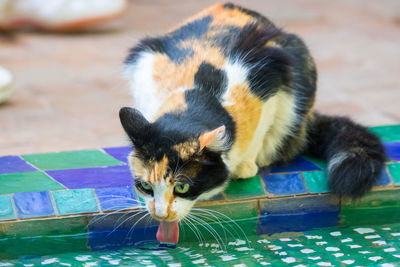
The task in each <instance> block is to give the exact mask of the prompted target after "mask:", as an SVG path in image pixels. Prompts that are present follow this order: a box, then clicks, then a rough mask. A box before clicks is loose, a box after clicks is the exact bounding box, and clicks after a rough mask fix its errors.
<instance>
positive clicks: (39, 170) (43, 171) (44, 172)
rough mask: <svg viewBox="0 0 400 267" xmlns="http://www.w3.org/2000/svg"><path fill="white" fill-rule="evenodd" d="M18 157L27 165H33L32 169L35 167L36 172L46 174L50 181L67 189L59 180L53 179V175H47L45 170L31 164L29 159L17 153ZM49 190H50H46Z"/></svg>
mask: <svg viewBox="0 0 400 267" xmlns="http://www.w3.org/2000/svg"><path fill="white" fill-rule="evenodd" d="M18 157H19V158H20V159H22V160H23V161H24V162H25V163H27V164H28V165H29V166H31V167H33V168H34V169H36V170H37V171H38V172H41V173H43V174H44V175H46V176H47V177H49V178H50V179H51V180H52V181H54V182H56V183H57V184H59V185H61V186H62V187H64V189H68V188H67V187H66V186H65V185H63V184H62V183H60V182H59V181H57V180H56V179H54V178H53V177H51V176H50V175H48V174H47V173H46V171H45V170H42V169H39V168H38V167H36V166H35V165H33V164H32V163H30V162H29V161H26V160H25V159H24V158H23V157H22V156H21V155H18ZM47 192H50V191H47Z"/></svg>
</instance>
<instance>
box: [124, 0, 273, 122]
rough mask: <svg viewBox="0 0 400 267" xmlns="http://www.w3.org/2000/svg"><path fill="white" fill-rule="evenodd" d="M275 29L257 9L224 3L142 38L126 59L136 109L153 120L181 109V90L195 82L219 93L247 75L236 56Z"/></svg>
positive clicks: (261, 43)
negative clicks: (158, 34) (162, 33)
mask: <svg viewBox="0 0 400 267" xmlns="http://www.w3.org/2000/svg"><path fill="white" fill-rule="evenodd" d="M279 33H280V32H279V30H278V29H276V28H275V26H274V25H273V24H272V23H271V22H269V21H268V20H267V19H266V18H265V17H263V16H261V15H259V14H258V13H255V12H253V11H249V10H247V9H243V8H241V7H239V6H236V5H233V4H230V3H226V4H216V5H213V6H211V7H209V8H207V9H205V10H203V11H201V12H199V13H198V14H196V15H195V16H193V17H191V18H189V19H188V20H186V21H184V22H183V23H182V24H181V25H179V26H178V27H176V28H174V29H172V30H171V31H169V32H168V33H166V34H165V35H163V36H159V37H153V38H146V39H144V40H142V41H141V42H140V43H139V44H138V45H137V46H135V47H134V48H132V49H131V51H130V54H129V56H128V58H127V59H126V65H127V71H126V72H127V75H128V78H129V79H130V80H131V90H132V94H133V96H134V99H135V102H136V106H137V108H138V109H139V110H140V111H141V112H142V113H143V114H144V116H145V117H146V118H148V119H149V120H153V119H154V118H155V117H157V116H159V115H160V114H163V113H165V112H168V111H169V110H171V109H179V108H180V107H182V108H184V105H185V99H184V93H183V92H184V91H185V90H190V89H193V88H195V87H196V88H201V89H203V90H208V91H210V92H211V93H213V94H215V95H216V96H218V97H220V98H222V96H223V94H224V93H226V91H227V90H228V88H229V87H232V86H234V85H235V84H238V83H242V82H244V81H245V80H246V79H247V78H248V77H247V76H248V71H247V70H246V69H245V68H244V67H243V66H244V65H245V64H246V62H240V63H239V61H240V60H241V59H243V58H246V55H248V54H249V53H251V51H253V50H255V48H256V46H264V45H268V44H267V41H268V39H271V38H272V37H274V36H276V35H278V34H279ZM247 59H248V58H247ZM249 60H253V61H254V60H258V59H254V58H253V59H252V58H250V59H249ZM247 63H250V64H254V63H256V62H247ZM221 101H223V100H222V99H221Z"/></svg>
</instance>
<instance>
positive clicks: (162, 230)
mask: <svg viewBox="0 0 400 267" xmlns="http://www.w3.org/2000/svg"><path fill="white" fill-rule="evenodd" d="M178 239H179V226H178V221H174V222H164V221H162V222H160V225H159V226H158V231H157V240H158V241H160V242H161V243H172V244H176V243H178Z"/></svg>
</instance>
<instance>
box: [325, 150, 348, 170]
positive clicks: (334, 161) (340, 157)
mask: <svg viewBox="0 0 400 267" xmlns="http://www.w3.org/2000/svg"><path fill="white" fill-rule="evenodd" d="M352 156H353V153H350V152H339V153H336V154H335V155H333V157H332V158H331V159H330V160H329V163H328V170H329V172H331V171H332V170H334V169H335V168H336V167H337V166H339V165H340V163H342V162H343V161H344V160H345V159H347V158H349V157H352Z"/></svg>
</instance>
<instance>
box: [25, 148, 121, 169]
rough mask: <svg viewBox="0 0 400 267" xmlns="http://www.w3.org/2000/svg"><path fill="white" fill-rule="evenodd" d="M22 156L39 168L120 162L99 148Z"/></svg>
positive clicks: (114, 163) (87, 165)
mask: <svg viewBox="0 0 400 267" xmlns="http://www.w3.org/2000/svg"><path fill="white" fill-rule="evenodd" d="M22 158H23V159H24V160H26V161H27V162H29V163H31V164H32V165H33V166H35V167H37V168H39V169H41V170H62V169H77V168H88V167H101V166H113V165H121V164H122V162H120V161H119V160H116V159H115V158H113V157H111V156H110V155H108V154H106V153H104V152H102V151H101V150H82V151H69V152H58V153H48V154H33V155H23V156H22Z"/></svg>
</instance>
